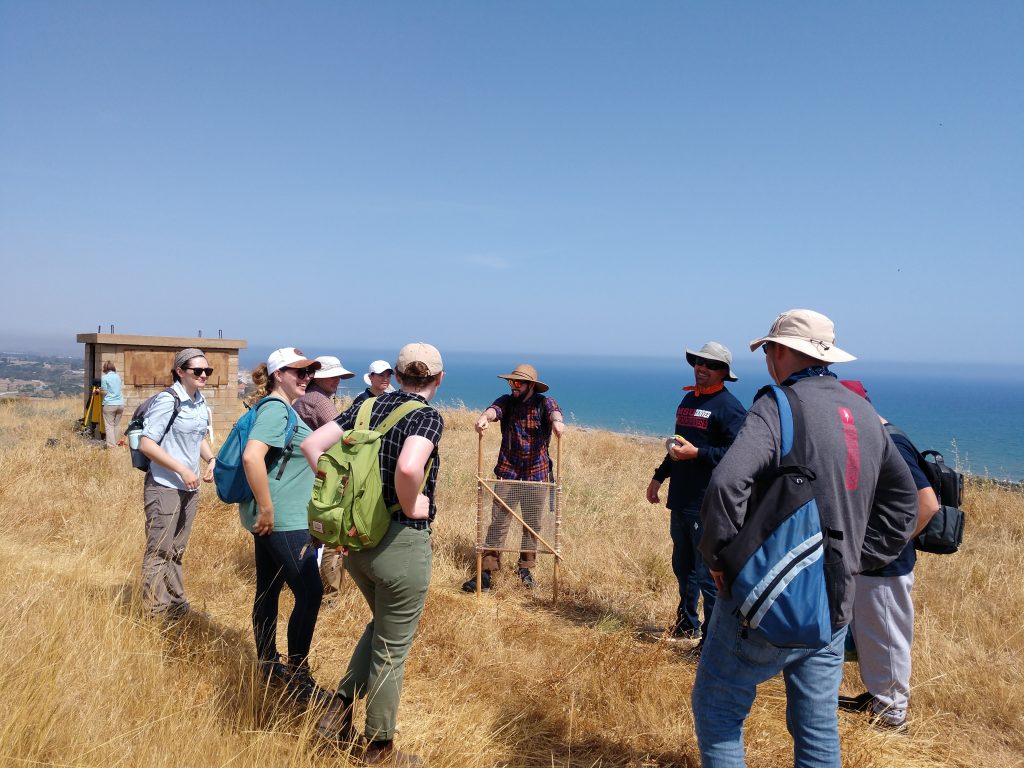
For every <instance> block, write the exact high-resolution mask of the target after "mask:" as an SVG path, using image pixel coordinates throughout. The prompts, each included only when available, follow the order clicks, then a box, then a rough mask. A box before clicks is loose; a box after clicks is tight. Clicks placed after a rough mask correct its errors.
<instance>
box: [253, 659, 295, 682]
mask: <svg viewBox="0 0 1024 768" xmlns="http://www.w3.org/2000/svg"><path fill="white" fill-rule="evenodd" d="M259 674H260V678H262V680H263V682H264V683H266V684H267V685H286V684H287V683H288V680H289V679H290V677H291V674H290V673H289V671H288V665H287V664H285V663H283V662H282V661H281V657H280V656H278V657H277V658H276V659H268V660H263V661H260V662H259Z"/></svg>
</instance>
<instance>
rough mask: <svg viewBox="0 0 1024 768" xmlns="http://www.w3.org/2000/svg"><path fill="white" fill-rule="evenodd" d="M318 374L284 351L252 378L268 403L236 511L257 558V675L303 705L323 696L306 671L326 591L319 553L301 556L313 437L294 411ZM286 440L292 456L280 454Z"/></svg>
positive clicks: (294, 352)
mask: <svg viewBox="0 0 1024 768" xmlns="http://www.w3.org/2000/svg"><path fill="white" fill-rule="evenodd" d="M319 367H320V363H318V362H316V361H315V360H309V359H307V358H306V357H305V356H303V354H302V352H301V351H300V350H298V349H295V348H294V347H285V348H284V349H278V350H276V351H274V352H273V353H272V354H271V355H270V357H269V358H267V362H266V363H261V364H260V366H259V367H258V368H256V369H255V370H254V371H253V372H252V381H253V384H255V385H256V390H257V393H256V395H254V397H253V401H254V402H255V401H258V400H260V399H262V398H264V397H269V398H271V399H270V400H269V401H268V402H266V403H264V404H263V405H262V406H260V409H259V411H258V413H257V416H256V422H255V424H254V425H253V429H252V432H250V434H249V440H248V442H247V443H246V445H245V451H244V452H243V453H242V466H243V468H244V470H245V477H246V479H247V480H248V481H249V487H250V488H252V493H253V497H254V498H253V500H252V501H250V502H245V503H243V504H240V505H239V507H238V514H239V518H240V519H241V523H242V526H243V527H244V528H245V529H246V530H248V531H251V532H252V534H253V544H254V551H255V556H256V596H255V599H254V601H253V606H252V628H253V634H254V635H255V639H256V656H257V658H258V660H259V665H260V672H261V673H262V675H263V677H264V678H265V679H266V680H267V681H268V682H275V683H283V684H284V685H285V686H286V687H287V689H288V691H289V694H290V695H292V696H293V697H294V698H295V699H296V701H298V702H299V703H302V704H306V703H309V702H310V701H311V700H313V699H315V698H320V697H326V696H327V695H328V694H327V693H326V692H325V691H323V690H322V689H320V688H319V687H318V686H317V685H316V682H315V681H314V680H313V676H312V674H311V673H310V670H309V647H310V645H311V643H312V641H313V629H314V628H315V626H316V618H317V614H318V613H319V612H320V600H321V598H322V597H323V593H324V588H323V582H322V581H321V580H320V569H319V567H318V565H317V560H316V548H314V547H309V548H308V549H307V550H306V551H305V552H303V549H304V547H305V544H306V542H307V541H308V540H309V529H308V527H307V526H308V523H307V519H306V506H307V505H308V504H309V497H310V492H311V490H312V487H313V471H312V470H311V469H310V467H309V464H307V463H306V462H305V461H304V460H303V457H302V454H301V453H300V452H299V444H300V443H301V442H302V441H303V440H304V439H305V438H306V436H307V435H309V433H310V430H309V427H308V426H306V424H305V423H304V422H303V421H302V419H300V418H298V416H297V415H295V414H294V411H293V410H292V403H293V402H294V401H295V399H296V398H298V397H299V396H300V395H302V394H303V393H304V392H305V391H306V385H307V384H308V383H309V381H310V379H311V378H312V376H313V373H314V371H316V370H317V369H318V368H319ZM289 411H291V412H292V416H293V423H295V424H296V426H295V427H294V429H295V430H296V432H295V434H294V436H293V435H289V434H286V432H287V427H288V416H289ZM289 438H291V446H292V449H293V450H292V452H289V451H285V450H284V449H285V446H286V445H287V444H288V443H289ZM282 466H283V471H282ZM285 584H287V585H288V588H289V589H290V590H291V591H292V594H293V595H294V596H295V607H294V608H293V609H292V612H291V616H289V618H288V658H287V661H285V662H282V660H281V658H280V656H279V655H278V652H277V614H278V599H279V598H280V595H281V589H282V588H283V587H284V585H285Z"/></svg>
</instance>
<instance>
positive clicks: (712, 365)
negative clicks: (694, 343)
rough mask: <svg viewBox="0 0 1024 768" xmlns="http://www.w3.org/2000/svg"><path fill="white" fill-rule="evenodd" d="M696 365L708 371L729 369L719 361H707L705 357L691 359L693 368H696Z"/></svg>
mask: <svg viewBox="0 0 1024 768" xmlns="http://www.w3.org/2000/svg"><path fill="white" fill-rule="evenodd" d="M698 365H703V366H704V367H705V368H707V369H708V370H709V371H724V370H726V369H727V368H728V367H729V366H728V365H726V364H725V363H723V362H721V361H720V360H708V359H707V358H706V357H695V358H693V367H694V368H696V367H697V366H698Z"/></svg>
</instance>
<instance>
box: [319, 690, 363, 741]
mask: <svg viewBox="0 0 1024 768" xmlns="http://www.w3.org/2000/svg"><path fill="white" fill-rule="evenodd" d="M314 732H315V733H316V735H317V738H319V739H321V740H322V741H326V742H330V743H332V744H336V745H338V746H344V745H346V744H351V743H352V742H353V741H354V740H355V733H354V732H353V730H352V700H351V699H346V698H345V697H344V696H339V695H338V694H334V697H333V698H332V699H331V701H330V703H329V704H328V705H327V711H326V712H324V716H323V717H321V718H320V722H318V723H317V724H316V728H315V729H314Z"/></svg>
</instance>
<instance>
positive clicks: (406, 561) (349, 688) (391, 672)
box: [338, 521, 433, 741]
mask: <svg viewBox="0 0 1024 768" xmlns="http://www.w3.org/2000/svg"><path fill="white" fill-rule="evenodd" d="M432 560H433V552H432V550H431V547H430V531H428V530H424V531H417V530H415V529H414V528H409V527H407V526H404V525H402V524H401V523H399V522H395V521H392V523H391V528H390V529H389V530H388V532H387V534H386V535H385V536H384V539H383V540H382V541H381V543H380V544H378V545H377V546H376V547H374V548H373V549H368V550H365V551H362V552H350V553H349V555H348V557H346V558H345V569H346V570H347V571H348V572H349V575H351V577H352V581H353V582H354V583H355V585H356V586H357V587H359V591H360V592H362V593H363V597H365V598H366V602H367V604H369V606H370V611H371V612H372V613H373V618H372V619H371V621H370V623H369V624H367V625H366V629H365V630H364V631H363V635H362V637H360V638H359V642H358V643H356V647H355V650H354V651H353V652H352V659H351V660H350V661H349V663H348V669H347V670H346V671H345V675H344V676H343V677H342V678H341V682H340V683H339V684H338V693H339V694H341V695H342V696H344V697H345V698H347V699H356V698H357V697H361V696H366V697H367V700H366V730H365V731H364V733H365V734H366V737H367V738H368V739H370V740H372V741H383V740H386V739H390V738H393V737H394V735H395V725H396V723H397V721H398V703H399V700H400V699H401V696H402V680H403V677H404V675H405V659H406V657H407V656H408V655H409V648H410V647H411V646H412V638H413V635H414V634H415V633H416V626H417V625H418V624H419V622H420V615H421V614H422V613H423V604H424V602H426V599H427V587H428V586H429V585H430V569H431V563H432Z"/></svg>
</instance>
